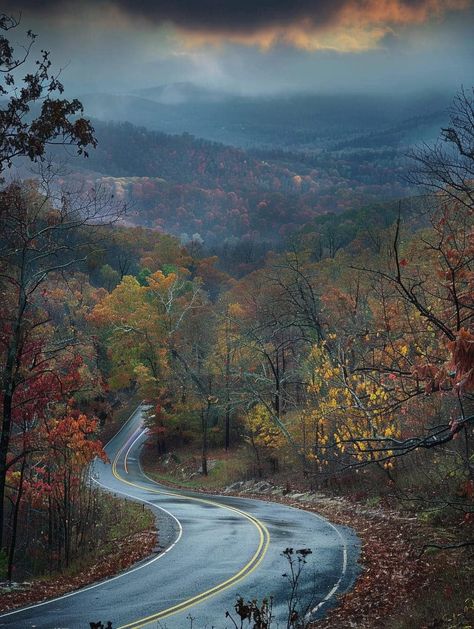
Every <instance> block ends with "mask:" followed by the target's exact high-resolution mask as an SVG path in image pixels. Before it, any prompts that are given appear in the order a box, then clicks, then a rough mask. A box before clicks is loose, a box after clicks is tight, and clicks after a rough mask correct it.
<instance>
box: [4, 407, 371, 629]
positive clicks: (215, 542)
mask: <svg viewBox="0 0 474 629" xmlns="http://www.w3.org/2000/svg"><path fill="white" fill-rule="evenodd" d="M142 414H143V407H139V408H138V409H137V410H136V411H135V413H134V414H133V415H132V416H131V418H130V419H129V421H128V422H127V423H126V424H125V426H124V427H123V428H122V429H121V430H120V431H119V433H117V435H116V436H115V437H114V438H113V439H112V440H111V441H110V442H109V444H108V445H107V447H106V450H107V454H108V456H109V458H110V460H111V462H112V463H111V464H103V463H100V462H98V463H96V464H95V468H94V471H93V477H94V482H97V483H98V484H99V485H100V486H102V487H103V488H105V489H107V490H108V491H112V492H114V493H116V494H119V495H122V496H126V497H127V498H130V499H133V500H136V501H139V502H142V503H144V504H146V505H148V506H149V507H150V508H152V509H153V511H154V512H155V514H156V519H157V524H158V529H159V543H160V552H159V553H158V554H156V555H154V556H153V557H152V558H150V559H148V560H145V561H143V562H141V563H140V564H138V565H137V566H135V567H134V568H132V569H130V570H128V571H126V572H124V573H122V574H120V575H117V576H116V577H113V578H111V579H108V580H106V581H102V582H100V583H97V584H95V585H92V586H89V587H86V588H83V589H81V590H78V591H76V592H72V593H70V594H67V595H65V596H62V597H59V598H56V599H53V600H51V601H48V602H45V603H40V604H37V605H32V606H30V607H27V608H23V609H20V610H17V611H14V612H10V613H6V614H1V615H0V628H2V627H15V629H30V628H33V627H34V628H35V629H87V628H88V627H89V622H91V621H94V622H95V621H98V620H102V621H107V620H111V621H112V622H113V627H114V629H139V628H141V627H149V628H151V627H154V628H163V629H165V628H166V629H186V628H188V627H189V626H190V620H189V617H192V618H194V619H195V620H194V621H193V622H194V624H193V627H194V628H195V629H204V628H206V627H207V628H208V629H211V628H214V629H230V628H231V627H232V626H233V625H232V623H230V622H229V621H228V620H226V618H225V612H226V611H227V610H229V611H231V612H232V611H233V605H234V603H235V600H236V598H237V596H239V595H241V596H243V597H244V598H259V599H262V598H264V597H268V596H273V597H274V601H275V604H274V612H275V615H276V617H277V618H278V619H279V620H280V624H279V625H278V626H279V627H282V626H286V622H285V623H284V624H283V621H284V619H285V618H286V601H287V599H288V585H287V583H286V580H285V579H284V578H283V577H282V574H283V572H285V571H286V568H287V565H286V564H285V561H284V559H283V558H282V557H281V553H282V551H283V550H284V549H285V548H287V547H292V548H294V549H295V550H296V549H298V548H311V550H312V551H313V554H312V555H310V556H309V557H308V563H307V565H306V566H305V568H304V572H303V577H302V584H301V595H302V598H303V599H304V600H305V601H311V608H312V610H313V614H314V617H318V616H322V615H324V614H325V613H326V610H327V608H328V607H329V606H330V605H331V604H334V603H335V602H336V600H337V596H338V595H340V594H341V593H343V592H344V591H346V590H347V589H349V587H350V586H351V584H352V582H353V580H354V578H355V575H356V573H357V564H356V559H357V556H358V553H359V544H358V540H357V538H356V536H355V535H354V533H353V532H352V531H351V530H350V529H347V528H345V527H339V526H338V527H336V526H335V525H333V524H331V523H330V522H328V521H327V520H325V519H324V518H322V517H319V516H317V515H315V514H313V513H310V512H307V511H303V510H300V509H295V508H292V507H288V506H286V505H281V504H278V503H272V502H264V501H262V500H253V499H249V498H235V497H231V496H207V495H203V494H196V493H192V492H187V491H178V490H171V489H169V488H167V487H164V486H162V485H159V484H157V483H155V482H154V481H152V480H151V479H150V478H148V477H147V476H146V475H145V474H144V472H143V471H142V469H141V466H140V462H139V454H140V449H141V447H142V445H143V443H144V442H145V440H146V430H145V429H144V428H143V426H142V421H143V418H142Z"/></svg>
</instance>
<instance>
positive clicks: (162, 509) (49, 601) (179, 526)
mask: <svg viewBox="0 0 474 629" xmlns="http://www.w3.org/2000/svg"><path fill="white" fill-rule="evenodd" d="M137 410H138V409H136V410H135V411H134V412H133V414H132V415H131V416H130V418H129V419H128V420H127V422H126V423H128V422H129V421H130V419H132V417H133V416H134V415H135V413H136V412H137ZM124 426H125V424H124V425H123V426H122V428H123V427H124ZM119 432H120V431H119ZM118 434H119V433H117V435H118ZM115 436H116V435H115ZM140 436H141V435H140ZM113 438H115V437H113ZM108 443H110V441H109V442H108ZM107 445H108V444H107ZM92 480H93V482H94V483H96V484H97V485H100V486H101V487H103V488H104V489H106V490H108V491H113V492H114V493H118V494H121V495H122V496H127V497H128V498H131V499H132V500H134V501H138V502H143V503H145V504H148V505H150V506H151V507H153V508H154V509H160V511H164V513H166V514H167V515H169V516H170V517H171V518H173V520H175V522H176V524H177V525H178V530H179V533H178V536H177V538H176V539H175V541H174V542H173V543H172V544H171V545H170V546H168V548H167V549H166V550H164V551H163V552H162V553H160V554H159V555H157V556H156V557H153V559H150V560H149V561H147V562H146V563H144V564H141V565H139V566H136V567H135V568H131V569H130V570H127V571H126V572H122V573H121V574H118V575H116V576H115V577H111V578H110V579H106V580H105V581H100V583H94V584H93V585H89V586H87V587H84V588H81V589H80V590H74V592H68V593H67V594H63V595H62V596H57V597H56V598H50V599H48V600H47V601H42V602H41V603H35V604H34V605H28V607H20V608H19V609H14V610H12V611H10V612H7V613H5V614H0V618H6V617H7V616H13V614H19V613H20V612H24V611H28V610H29V609H35V608H36V607H42V606H43V605H49V604H50V603H55V602H57V601H61V600H63V599H65V598H69V597H71V596H76V595H77V594H82V593H83V592H87V591H89V590H93V589H95V588H98V587H101V586H103V585H106V584H108V583H111V582H112V581H116V580H117V579H121V578H122V577H126V576H128V575H129V574H132V573H133V572H137V571H138V570H142V569H143V568H146V567H148V566H149V565H151V564H152V563H154V562H155V561H158V559H161V558H162V557H164V556H165V555H166V554H167V553H169V552H170V550H172V549H173V548H174V547H175V546H176V544H177V543H178V542H179V540H180V539H181V537H182V535H183V527H182V525H181V522H180V521H179V520H178V518H177V517H176V516H175V515H173V514H172V513H170V512H169V511H167V509H164V508H163V507H159V506H158V505H155V504H153V503H152V502H150V501H149V500H140V499H138V498H137V497H136V496H132V495H131V494H128V493H127V492H125V491H120V490H116V489H112V488H110V487H107V485H104V484H102V483H100V482H99V481H98V480H96V479H95V478H92Z"/></svg>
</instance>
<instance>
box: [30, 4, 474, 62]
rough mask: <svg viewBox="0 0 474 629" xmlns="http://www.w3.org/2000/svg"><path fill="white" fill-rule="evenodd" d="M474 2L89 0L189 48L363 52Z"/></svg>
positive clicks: (49, 9)
mask: <svg viewBox="0 0 474 629" xmlns="http://www.w3.org/2000/svg"><path fill="white" fill-rule="evenodd" d="M470 5H471V0H293V1H288V0H260V1H258V2H256V1H255V0H200V1H199V2H197V1H196V0H99V1H96V2H92V1H91V0H89V2H87V0H86V1H85V2H82V3H81V7H85V8H87V7H89V9H92V10H94V13H96V12H97V11H99V10H100V11H101V14H102V17H103V20H105V21H106V20H108V19H110V15H113V16H114V17H115V22H117V21H122V20H123V23H127V21H128V22H133V21H142V22H145V23H147V24H148V25H149V26H151V25H156V26H158V25H160V26H161V25H163V24H166V25H171V26H173V27H174V28H175V29H176V30H177V31H178V33H179V34H180V35H181V37H182V40H183V42H184V43H185V44H186V45H188V46H202V45H207V44H216V45H219V44H222V43H229V42H230V43H236V44H241V45H246V46H258V47H260V48H262V49H269V48H272V47H274V46H277V45H280V44H283V45H286V46H292V47H295V48H299V49H304V50H318V49H333V50H339V51H347V52H351V51H362V50H369V49H371V48H374V47H376V46H377V45H378V44H379V43H380V42H381V41H383V40H384V38H386V37H387V35H390V34H391V33H393V32H395V31H396V29H397V28H400V27H404V26H410V25H416V24H423V23H425V22H428V21H430V20H433V19H435V20H436V19H438V20H439V19H441V18H442V17H443V16H444V15H445V14H446V13H448V12H451V11H459V10H463V9H466V8H468V7H469V6H470ZM22 6H23V7H24V9H25V13H26V12H29V13H40V14H43V15H49V16H51V17H54V16H58V17H61V16H64V15H65V14H67V13H68V12H69V13H70V15H74V14H76V15H77V4H69V5H68V3H67V2H66V3H65V2H60V1H59V0H43V1H42V2H40V3H39V2H37V0H23V2H22Z"/></svg>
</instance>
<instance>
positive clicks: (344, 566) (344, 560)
mask: <svg viewBox="0 0 474 629" xmlns="http://www.w3.org/2000/svg"><path fill="white" fill-rule="evenodd" d="M146 432H148V431H147V429H146V428H145V429H144V430H143V431H142V432H141V433H140V434H139V435H138V437H137V438H136V439H135V440H134V442H133V444H132V445H134V444H135V443H136V442H137V441H138V439H139V438H140V437H142V436H143V435H144V434H145V433H146ZM131 448H132V446H130V448H129V450H128V452H129V451H130V450H131ZM128 452H127V455H128ZM138 467H139V469H140V472H141V473H142V474H143V476H144V477H145V478H147V479H148V480H149V481H151V482H152V483H153V484H154V485H158V486H160V484H159V483H157V481H156V480H154V479H153V478H151V477H150V476H148V474H147V473H146V472H145V471H144V470H143V468H142V464H141V461H140V459H138ZM190 491H192V489H191V490H190ZM163 493H166V492H163ZM210 495H211V496H212V494H210ZM231 497H232V496H231ZM237 497H239V496H237ZM246 500H259V501H260V502H268V501H266V500H265V499H264V498H246ZM282 504H284V503H282ZM284 506H286V507H289V508H290V509H298V507H292V506H291V505H284ZM298 510H300V509H298ZM303 510H304V511H306V512H307V513H310V514H311V515H312V516H314V517H315V518H318V520H321V521H322V522H323V523H324V524H326V525H327V526H330V527H331V528H332V529H333V530H334V531H336V533H337V536H338V537H339V539H340V540H341V546H342V569H341V576H340V577H339V579H338V580H337V582H336V583H335V584H334V585H333V587H332V589H331V590H330V591H329V592H328V593H327V594H326V596H325V597H324V598H323V600H322V601H320V602H319V603H318V604H317V605H316V606H315V607H313V608H312V609H311V610H310V611H309V612H308V613H307V614H306V617H307V618H308V619H309V618H311V616H312V615H313V614H315V613H316V612H317V611H318V610H319V609H320V608H321V607H322V606H323V605H325V604H326V603H327V602H328V601H329V600H330V599H331V598H332V597H333V596H334V594H335V593H336V592H337V590H338V589H339V588H340V587H341V583H342V580H343V579H344V577H345V576H346V572H347V563H348V560H347V558H348V552H347V543H346V540H345V538H344V536H343V535H342V533H341V532H340V530H339V529H338V528H337V526H335V525H334V524H333V523H332V522H330V521H329V520H328V519H327V518H324V517H323V516H322V515H319V514H318V513H314V512H313V511H307V510H306V509H303Z"/></svg>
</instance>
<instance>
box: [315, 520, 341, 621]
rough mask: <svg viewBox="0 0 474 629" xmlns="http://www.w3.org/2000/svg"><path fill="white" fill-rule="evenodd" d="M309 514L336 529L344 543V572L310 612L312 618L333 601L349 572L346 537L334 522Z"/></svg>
mask: <svg viewBox="0 0 474 629" xmlns="http://www.w3.org/2000/svg"><path fill="white" fill-rule="evenodd" d="M309 513H312V514H313V515H314V517H315V518H318V519H319V520H322V521H323V522H325V523H326V524H328V525H329V526H330V527H331V528H332V529H334V530H335V531H336V533H337V534H338V536H339V539H340V540H341V542H342V570H341V576H340V577H339V579H338V580H337V582H336V583H335V584H334V586H333V588H332V589H331V590H330V591H329V592H328V594H326V596H325V597H324V598H323V600H322V601H321V602H319V603H318V604H317V605H316V606H315V607H313V609H311V610H310V611H309V612H308V614H307V616H309V618H311V616H312V615H313V614H315V613H316V612H317V611H318V610H319V609H320V608H321V607H322V606H323V605H325V604H326V603H327V602H328V601H329V599H331V598H332V597H333V596H334V594H335V593H336V592H337V590H338V589H339V588H340V586H341V583H342V580H343V578H344V577H345V575H346V572H347V544H346V540H345V539H344V536H343V535H342V533H341V531H340V530H339V529H338V528H337V526H334V524H333V523H332V522H330V521H329V520H327V519H326V518H323V517H322V516H321V515H318V514H317V513H314V512H312V511H309Z"/></svg>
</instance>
